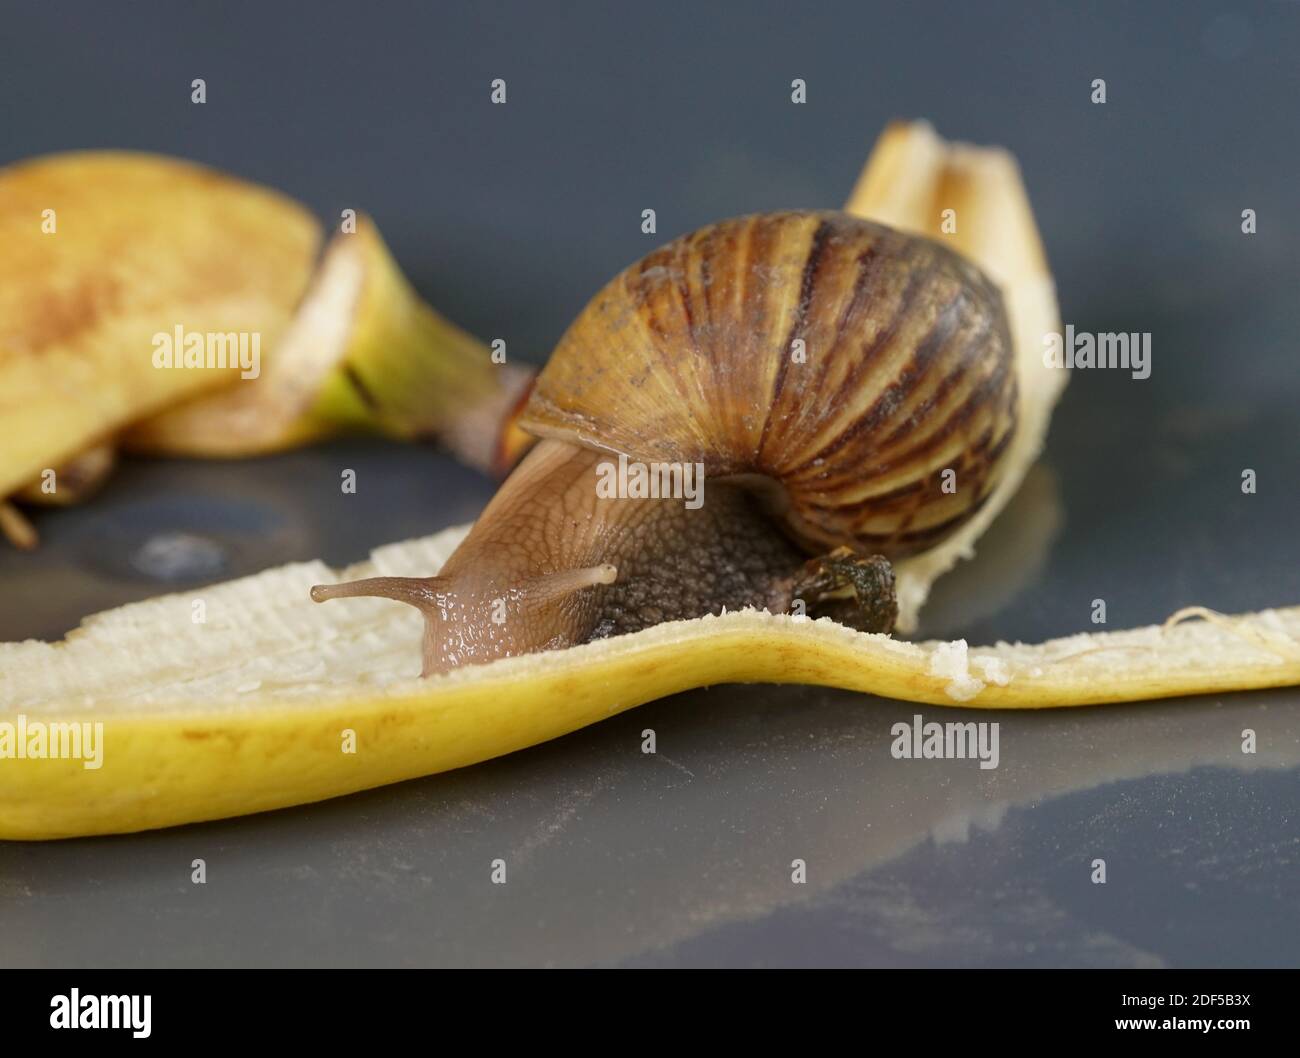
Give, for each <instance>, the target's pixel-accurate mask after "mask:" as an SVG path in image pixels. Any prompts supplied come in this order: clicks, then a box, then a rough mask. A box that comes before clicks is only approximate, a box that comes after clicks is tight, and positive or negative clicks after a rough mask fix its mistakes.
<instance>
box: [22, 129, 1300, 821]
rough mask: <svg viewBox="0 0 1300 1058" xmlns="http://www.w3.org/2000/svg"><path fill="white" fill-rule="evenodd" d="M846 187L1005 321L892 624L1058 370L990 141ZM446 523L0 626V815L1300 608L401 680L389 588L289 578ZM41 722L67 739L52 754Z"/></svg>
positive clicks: (1215, 667) (1034, 268)
mask: <svg viewBox="0 0 1300 1058" xmlns="http://www.w3.org/2000/svg"><path fill="white" fill-rule="evenodd" d="M850 207H851V208H852V209H853V210H854V211H855V212H859V213H862V214H863V215H866V216H871V217H876V218H878V219H880V220H883V221H885V222H887V223H892V224H894V225H896V226H898V227H903V228H909V229H912V230H919V231H926V232H929V231H932V230H933V229H934V228H935V227H936V226H937V225H938V223H939V222H938V219H937V218H938V216H939V213H940V212H941V210H942V209H946V208H954V209H956V210H957V211H958V214H957V216H958V224H957V230H958V232H960V233H961V234H960V236H957V235H955V234H954V236H947V235H943V234H942V233H941V234H940V236H939V237H945V238H949V237H951V238H955V239H957V240H958V246H957V248H958V249H960V250H961V251H962V252H964V253H967V254H968V255H969V256H970V257H971V258H972V259H974V260H975V261H976V262H978V263H979V264H981V265H982V266H983V267H984V268H985V269H986V271H988V272H989V273H990V274H991V275H992V276H993V277H994V278H995V279H996V280H997V281H998V282H999V283H1000V284H1001V285H1002V288H1003V291H1004V294H1005V295H1006V298H1007V303H1008V310H1009V314H1010V316H1011V323H1012V328H1013V332H1014V337H1015V341H1016V343H1017V350H1018V368H1019V371H1020V382H1021V400H1022V408H1021V412H1022V415H1021V420H1020V423H1021V427H1020V430H1021V434H1020V436H1019V437H1018V439H1017V442H1016V443H1017V448H1016V450H1015V457H1014V459H1013V461H1012V467H1011V473H1010V478H1011V479H1012V480H1011V481H1010V482H1005V483H1004V485H1005V490H1004V491H999V492H998V493H997V494H996V495H995V496H994V497H993V499H992V501H991V503H990V504H989V507H990V510H989V511H988V512H987V517H984V518H982V520H981V521H980V522H979V523H978V524H976V525H974V526H973V527H972V528H971V529H970V530H968V531H967V532H966V533H964V534H963V535H962V536H961V537H959V538H958V540H957V541H955V542H954V543H952V544H949V545H944V546H943V547H941V548H939V549H937V550H936V551H935V552H932V553H928V554H923V555H920V556H917V557H916V558H914V559H910V560H908V561H907V562H905V563H901V564H900V565H899V567H898V570H897V574H898V581H899V593H900V603H901V606H902V610H903V619H904V621H905V622H907V623H910V624H914V623H915V619H916V615H917V612H918V611H919V608H920V606H921V604H922V603H923V601H924V599H925V597H926V594H927V593H928V591H929V588H930V585H931V584H932V583H933V581H934V579H935V578H936V577H937V576H939V575H940V574H941V573H942V572H943V571H944V570H946V569H947V568H949V567H950V566H951V565H952V564H953V563H954V562H956V561H957V560H958V558H960V557H963V556H966V557H969V554H970V551H971V548H972V545H973V543H974V539H975V537H976V536H977V535H978V534H979V532H980V531H982V529H983V528H984V527H985V526H986V525H987V523H988V520H989V519H991V518H992V517H993V514H994V513H996V510H997V509H1000V508H1001V506H1002V505H1004V504H1005V503H1006V502H1007V500H1008V499H1009V498H1010V496H1011V494H1012V493H1013V492H1014V491H1015V488H1016V486H1017V484H1018V483H1019V481H1020V480H1021V479H1022V478H1023V477H1024V475H1025V473H1026V471H1027V470H1028V468H1029V466H1030V464H1031V463H1032V461H1033V459H1034V458H1035V456H1036V454H1037V452H1038V450H1039V448H1040V447H1041V444H1042V440H1043V435H1044V433H1045V430H1046V425H1047V420H1048V417H1049V415H1050V410H1051V405H1052V403H1053V402H1054V401H1055V399H1056V396H1057V395H1058V394H1059V392H1060V388H1061V386H1062V385H1063V379H1064V375H1063V374H1062V373H1060V372H1051V371H1050V370H1049V369H1045V368H1043V367H1042V364H1041V360H1040V359H1039V357H1038V355H1037V351H1038V350H1039V349H1040V348H1041V347H1042V343H1041V336H1042V334H1043V333H1044V332H1045V331H1046V330H1049V329H1051V328H1054V327H1056V326H1057V323H1056V308H1055V299H1054V295H1053V291H1052V285H1051V277H1050V275H1049V273H1048V272H1047V268H1046V263H1045V261H1044V259H1043V256H1042V252H1041V248H1040V247H1039V245H1038V239H1037V233H1036V230H1035V228H1034V224H1033V218H1032V214H1031V212H1030V210H1029V206H1028V201H1027V199H1026V197H1025V194H1024V190H1023V187H1022V186H1021V184H1020V181H1019V176H1018V174H1017V173H1016V170H1015V165H1014V162H1013V161H1012V160H1011V159H1010V157H1009V156H1008V155H1006V154H1005V153H1004V152H1001V151H991V150H986V149H977V148H971V147H964V146H959V145H956V146H955V145H949V144H945V143H943V142H942V141H940V140H939V139H938V137H936V136H935V135H934V133H933V132H932V131H931V130H930V129H929V128H928V126H924V125H898V126H891V128H890V129H889V130H887V131H886V133H885V134H884V136H883V137H882V139H881V142H880V144H879V145H878V146H877V149H876V152H875V153H874V154H873V156H872V158H871V160H870V162H869V163H868V166H867V169H866V172H865V173H864V176H863V179H862V181H861V182H860V183H859V186H858V188H857V190H856V191H855V192H854V196H853V198H852V200H851V202H850ZM936 207H937V208H936ZM986 211H987V212H986ZM963 221H964V222H965V223H964V224H963ZM465 531H466V528H465V527H460V528H456V529H449V530H446V531H444V532H442V533H439V534H437V535H435V536H431V537H427V538H424V539H420V540H414V541H407V542H405V543H401V544H393V545H389V546H387V547H384V548H380V549H378V550H377V551H376V552H375V553H374V554H373V555H372V557H371V559H370V561H368V562H365V563H361V564H359V565H357V566H355V567H353V568H349V569H346V570H341V571H334V570H330V569H329V568H327V567H326V566H324V565H323V564H322V563H319V562H312V563H299V564H294V565H290V566H284V567H279V568H277V569H272V570H268V571H266V572H264V573H261V574H258V575H256V576H254V577H247V578H243V579H241V580H236V581H231V582H228V583H225V584H220V585H216V586H213V587H210V588H206V589H202V590H198V591H195V592H191V593H186V594H176V595H169V596H163V597H161V598H156V599H151V600H148V601H146V602H142V603H136V604H133V605H130V606H125V607H121V608H119V609H117V610H112V611H108V612H105V613H102V614H98V615H95V616H93V617H90V618H88V619H86V621H84V622H83V624H82V627H81V628H79V629H78V630H76V631H75V632H73V633H72V634H71V635H69V636H68V638H67V639H66V640H64V641H62V642H58V643H41V642H35V641H30V642H26V643H13V644H4V645H0V837H6V838H18V839H42V838H58V837H67V836H73V835H82V834H103V833H118V832H127V831H134V830H142V829H148V828H152V827H161V826H168V825H172V824H177V823H184V822H192V821H197V820H203V819H215V818H221V817H226V816H233V815H239V814H243V813H248V812H257V811H262V810H266V809H272V808H280V807H285V806H288V805H295V804H303V803H307V802H311V801H316V800H321V799H323V798H327V797H333V796H337V795H339V794H345V793H349V792H352V791H356V790H362V789H366V788H370V787H374V786H378V785H381V784H384V783H389V782H394V781H398V780H401V779H407V778H413V777H416V776H420V775H428V774H432V773H435V772H439V771H444V770H448V769H451V768H457V767H462V766H464V765H468V764H472V763H475V762H478V761H482V760H486V759H489V758H491V757H495V756H499V755H501V754H505V753H510V752H512V751H514V750H517V749H521V748H524V747H526V746H531V745H534V744H536V743H539V742H542V741H545V740H547V739H551V738H555V737H558V736H560V735H563V734H566V733H568V732H570V731H573V730H576V729H578V728H580V727H583V726H584V725H587V724H591V723H594V722H596V721H598V720H601V719H604V718H605V717H608V716H611V715H613V714H615V713H618V712H620V711H623V710H626V709H630V708H632V707H634V706H636V705H639V704H641V703H643V702H646V701H650V700H652V699H655V698H658V697H661V696H663V695H667V694H672V693H675V692H677V691H681V690H685V689H688V688H692V687H699V686H705V685H710V684H715V683H726V682H760V681H761V682H780V683H810V684H821V685H827V686H836V687H843V688H848V689H852V690H858V691H862V692H866V693H873V694H879V695H884V696H888V697H891V698H898V699H905V700H911V701H918V702H929V703H934V704H944V705H963V706H967V707H977V708H1042V707H1050V706H1072V705H1087V704H1094V703H1100V702H1119V701H1140V700H1145V699H1151V698H1160V697H1169V696H1175V695H1185V694H1199V693H1212V692H1223V691H1231V690H1242V689H1249V688H1261V687H1276V686H1285V685H1291V684H1295V683H1298V682H1300V607H1290V608H1286V609H1280V610H1271V611H1265V612H1262V613H1257V614H1248V615H1241V616H1235V617H1225V616H1222V615H1218V614H1212V613H1209V612H1208V611H1200V610H1197V611H1188V612H1185V613H1180V614H1178V615H1175V617H1174V618H1173V619H1171V621H1170V622H1167V623H1166V624H1165V625H1163V626H1153V627H1149V628H1142V629H1135V630H1130V631H1126V632H1113V633H1104V634H1094V635H1079V636H1074V637H1070V638H1067V639H1060V640H1053V641H1051V642H1047V643H1043V644H1039V645H1034V646H1026V645H1021V644H1016V645H1009V644H997V645H996V646H989V647H969V646H968V645H967V644H966V643H965V642H964V641H960V640H959V641H956V642H926V643H907V642H903V641H900V640H896V639H893V638H891V637H889V636H883V635H869V634H864V633H858V632H854V631H852V630H850V629H848V628H845V627H843V626H841V625H837V624H835V623H833V622H831V621H829V620H820V621H812V620H810V619H808V618H799V617H793V616H784V615H773V614H768V613H757V612H753V611H744V612H741V613H731V614H724V615H722V616H720V617H707V618H702V619H699V620H693V621H682V622H673V623H670V624H663V625H658V626H655V627H653V628H649V629H646V630H644V631H642V632H638V633H636V634H633V635H626V636H618V637H613V638H610V639H605V640H600V641H597V642H593V643H590V644H586V645H584V646H579V647H575V648H572V649H569V650H563V651H552V652H547V653H542V654H533V655H526V656H522V657H515V658H506V659H503V660H500V661H496V662H493V663H492V664H489V665H483V666H472V667H467V668H463V669H459V670H456V671H453V672H451V673H449V674H446V675H442V676H436V677H432V678H430V679H426V680H420V679H417V678H416V675H417V673H418V671H419V667H420V661H419V655H420V651H419V642H420V637H421V632H422V628H421V619H420V617H419V615H418V614H416V613H415V612H414V611H413V610H410V609H409V608H407V607H400V606H395V605H392V604H391V603H388V602H385V601H383V600H375V599H358V600H354V601H353V602H352V604H351V605H349V606H347V607H320V606H316V605H314V604H313V603H312V602H311V601H310V598H309V596H308V589H309V587H310V586H311V585H312V584H318V583H328V582H330V581H331V580H333V579H336V578H338V579H357V578H360V577H369V576H377V575H379V576H383V575H392V576H416V575H418V576H428V575H431V574H433V573H435V572H436V571H437V570H438V569H439V568H440V566H441V565H442V563H443V562H444V561H445V560H446V558H447V557H448V556H449V555H450V553H451V552H452V550H454V548H455V547H456V545H457V544H458V543H459V542H460V540H461V539H462V537H463V535H464V533H465ZM198 603H202V606H201V607H200V606H198V605H197V604H198ZM200 611H201V612H202V614H203V620H202V621H196V618H195V615H196V614H197V613H199V612H200ZM74 739H75V740H79V745H74ZM33 740H35V741H33ZM52 745H57V746H58V747H59V749H60V750H61V751H63V750H66V751H67V752H66V753H61V754H60V755H58V756H54V755H52V754H51V753H50V752H48V751H49V749H50V747H51V746H52ZM20 747H26V748H25V749H24V750H23V751H22V752H23V755H20V753H19V748H20ZM42 747H43V748H44V750H45V752H43V753H40V754H38V753H34V752H33V749H36V750H40V749H41V748H42ZM74 749H79V750H80V753H79V754H73V752H72V751H73V750H74Z"/></svg>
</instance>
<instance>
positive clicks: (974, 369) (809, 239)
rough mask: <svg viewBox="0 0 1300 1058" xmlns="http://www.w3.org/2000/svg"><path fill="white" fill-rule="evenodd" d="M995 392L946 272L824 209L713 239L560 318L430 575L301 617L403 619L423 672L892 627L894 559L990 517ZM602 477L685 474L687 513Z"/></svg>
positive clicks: (1011, 420) (317, 594)
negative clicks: (692, 478) (416, 624)
mask: <svg viewBox="0 0 1300 1058" xmlns="http://www.w3.org/2000/svg"><path fill="white" fill-rule="evenodd" d="M1016 387H1017V381H1016V371H1015V369H1014V363H1013V351H1012V343H1011V338H1010V336H1009V331H1008V324H1007V317H1006V312H1005V309H1004V306H1003V303H1002V297H1001V294H1000V292H999V290H998V288H997V287H996V286H995V285H994V284H993V283H992V282H991V281H990V280H989V279H988V278H987V277H986V276H985V275H984V274H983V273H982V272H981V271H980V270H979V269H978V268H977V267H976V266H975V265H974V264H972V263H970V262H969V261H967V260H966V259H965V258H963V257H961V256H959V255H958V254H956V253H954V252H952V251H950V250H948V249H947V248H945V247H943V246H941V245H940V244H938V243H936V242H934V241H931V240H929V239H926V238H922V237H919V236H914V235H907V234H903V233H900V232H897V231H894V230H892V229H890V228H887V227H885V226H883V225H881V224H876V223H873V222H870V221H866V220H862V219H859V218H857V217H854V216H851V215H849V214H845V213H836V212H815V211H800V212H782V213H772V214H760V215H753V216H747V217H741V218H737V219H732V220H725V221H722V222H719V223H716V224H712V225H709V226H707V227H704V228H701V229H699V230H698V231H695V232H693V233H691V234H688V235H684V236H682V237H680V238H677V239H674V240H673V241H671V242H669V243H667V244H666V245H664V246H662V247H661V248H659V249H657V250H655V251H653V252H652V253H650V254H649V255H648V256H646V257H645V258H643V259H642V260H641V261H639V262H637V263H636V264H634V265H632V266H631V267H629V268H627V269H626V270H625V271H623V272H622V273H621V274H619V275H618V276H617V277H616V278H615V279H614V280H613V281H611V282H610V283H609V284H608V285H607V286H606V287H605V288H604V289H603V290H601V291H600V293H598V294H597V295H596V297H595V298H594V299H593V300H592V301H591V302H590V303H589V304H588V305H587V307H586V308H585V309H584V310H583V311H582V312H581V313H580V314H579V316H578V318H577V319H576V321H575V322H574V323H573V324H572V326H571V327H570V328H569V330H568V331H567V332H566V334H565V335H564V337H563V338H562V339H561V341H560V343H559V345H558V346H557V348H556V350H555V352H554V353H553V355H552V356H551V358H550V360H549V362H548V364H547V366H546V367H545V368H544V369H543V371H542V372H541V374H540V375H539V376H538V378H537V381H536V385H535V387H534V389H533V392H532V393H531V396H530V397H529V399H528V402H527V404H526V406H525V407H524V409H523V413H522V416H521V417H520V419H519V420H518V425H519V426H521V427H522V428H523V429H524V430H525V431H527V432H528V433H529V434H531V435H533V436H534V437H536V438H538V439H539V440H538V443H537V444H536V445H535V446H534V447H533V448H532V450H531V451H530V452H529V453H528V455H527V456H526V457H525V458H524V459H523V461H522V462H521V463H520V464H519V465H518V467H516V469H515V471H514V472H513V474H511V476H510V477H509V478H508V479H507V480H506V482H505V483H504V484H503V485H502V487H501V489H500V491H499V492H498V493H497V495H496V496H495V497H494V498H493V499H492V501H491V502H490V503H489V504H488V506H487V508H486V509H485V511H484V512H483V514H482V516H481V517H480V518H479V520H478V522H477V523H476V524H475V526H474V528H473V529H472V530H471V531H470V533H469V534H468V536H467V537H466V538H465V540H464V541H463V542H462V543H461V545H460V547H459V548H458V549H457V550H456V551H455V553H454V554H452V555H451V557H450V558H449V559H448V561H447V562H446V564H445V565H444V567H443V569H442V570H441V571H440V572H439V575H438V576H434V577H428V578H418V577H377V578H369V579H366V580H360V581H352V582H348V583H340V584H332V585H317V586H316V587H314V588H312V590H311V594H312V598H313V599H315V600H316V601H317V602H323V601H325V600H327V599H334V598H339V597H351V596H379V597H384V598H390V599H396V600H400V601H402V602H405V603H409V604H411V605H413V606H415V607H417V608H418V609H419V610H420V611H421V613H422V614H423V615H424V618H425V632H424V640H423V655H424V657H423V660H424V667H423V674H424V675H426V676H428V675H432V674H435V673H440V672H445V671H448V670H450V669H453V668H456V667H457V666H460V665H465V664H472V663H480V662H485V661H490V660H492V659H494V658H498V657H505V656H510V655H515V654H522V653H530V652H535V651H541V650H548V649H556V648H561V647H567V646H572V645H575V644H579V643H583V642H587V641H590V640H592V639H597V638H602V637H605V636H610V635H617V634H622V633H626V632H632V631H636V630H638V629H640V628H644V627H647V626H649V625H653V624H658V623H660V622H664V621H672V620H678V619H684V618H692V617H700V616H703V615H705V614H711V613H712V614H716V613H719V612H721V611H723V610H736V609H741V608H744V607H751V606H752V607H755V608H758V609H763V608H766V609H768V610H770V611H772V612H790V611H791V610H795V611H796V612H806V613H808V614H809V615H812V616H830V617H833V618H834V619H836V620H838V621H840V622H842V623H844V624H846V625H849V626H851V627H854V628H858V629H859V630H862V631H874V632H888V631H891V630H892V627H893V623H894V620H895V618H896V614H897V603H896V600H895V598H894V590H893V587H894V586H893V572H892V567H891V564H890V563H891V560H895V559H899V558H902V557H905V556H907V555H910V554H915V553H917V552H919V551H921V550H924V549H927V548H930V547H932V546H934V545H935V544H937V543H939V542H940V541H942V540H943V539H945V538H946V537H948V536H949V535H950V534H952V533H953V532H954V531H955V530H956V529H957V528H959V527H960V526H961V525H962V524H963V523H964V522H965V521H966V520H967V519H969V518H970V517H971V516H972V515H973V514H974V513H975V512H976V511H978V510H979V509H980V507H981V505H982V504H983V503H984V502H985V501H986V500H987V498H988V497H989V495H990V493H991V492H992V490H993V489H994V487H995V486H996V484H997V482H998V480H999V477H1000V475H1001V473H1002V472H1003V470H1004V464H1005V454H1006V452H1007V449H1008V447H1009V443H1010V441H1011V439H1012V437H1013V436H1014V434H1015V430H1016V409H1017V393H1016ZM615 465H617V466H619V467H620V468H624V467H627V466H629V465H635V466H639V467H642V468H649V478H650V479H651V480H654V481H657V482H664V483H666V484H673V483H677V482H679V481H680V480H681V477H676V478H675V477H672V476H671V475H669V474H666V473H662V472H661V471H662V468H664V467H668V468H673V469H674V471H677V470H681V469H682V468H686V470H687V471H689V468H691V467H699V468H701V469H702V470H703V474H704V479H705V482H706V487H705V490H704V499H703V502H702V503H695V504H690V503H688V502H683V499H682V498H681V497H680V496H677V497H674V496H665V495H663V494H662V493H663V491H664V490H663V489H659V490H655V491H658V492H659V493H660V494H659V495H658V496H655V495H647V494H644V493H645V491H646V490H644V489H641V490H639V491H636V492H633V491H632V490H628V491H629V492H630V493H631V494H630V495H628V496H625V497H617V496H615V497H611V496H609V495H608V492H609V490H608V488H606V487H604V486H606V485H607V484H608V482H609V480H610V468H611V467H612V466H615ZM620 473H621V470H620ZM668 491H671V489H669V490H668ZM800 602H802V604H803V605H802V607H800V606H799V605H798V604H799V603H800Z"/></svg>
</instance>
